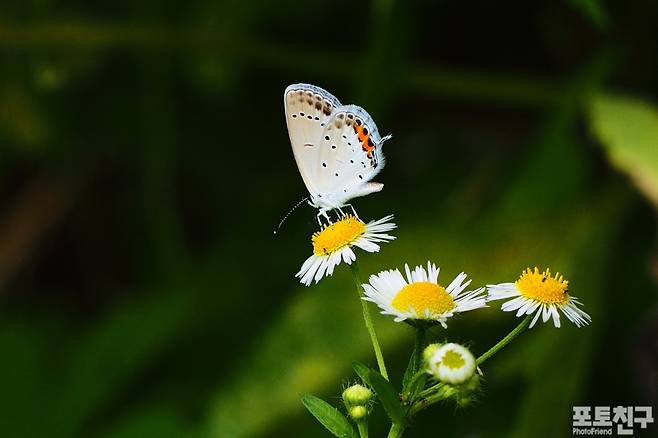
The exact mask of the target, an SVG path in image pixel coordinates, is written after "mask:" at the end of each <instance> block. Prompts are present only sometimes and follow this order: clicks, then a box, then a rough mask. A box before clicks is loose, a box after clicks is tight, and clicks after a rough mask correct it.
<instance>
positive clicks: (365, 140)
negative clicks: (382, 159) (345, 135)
mask: <svg viewBox="0 0 658 438" xmlns="http://www.w3.org/2000/svg"><path fill="white" fill-rule="evenodd" d="M354 132H356V136H357V137H358V138H359V141H360V142H361V148H362V149H363V150H364V151H366V152H372V151H374V150H375V146H374V145H373V146H370V145H369V144H368V140H369V139H370V135H369V134H364V133H363V126H358V125H354Z"/></svg>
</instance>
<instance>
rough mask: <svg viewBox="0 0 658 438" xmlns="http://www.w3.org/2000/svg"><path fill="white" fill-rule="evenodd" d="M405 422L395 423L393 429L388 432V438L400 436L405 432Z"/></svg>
mask: <svg viewBox="0 0 658 438" xmlns="http://www.w3.org/2000/svg"><path fill="white" fill-rule="evenodd" d="M404 429H405V426H404V424H399V423H393V425H392V426H391V430H390V431H389V432H388V435H387V438H400V437H401V436H402V434H403V433H404Z"/></svg>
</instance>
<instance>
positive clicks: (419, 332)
mask: <svg viewBox="0 0 658 438" xmlns="http://www.w3.org/2000/svg"><path fill="white" fill-rule="evenodd" d="M426 338H427V327H426V326H424V325H422V326H419V327H416V343H415V345H414V349H415V350H414V351H415V353H416V364H415V369H414V374H415V373H416V372H418V370H419V369H421V368H422V367H423V350H424V349H425V344H426V341H425V340H426Z"/></svg>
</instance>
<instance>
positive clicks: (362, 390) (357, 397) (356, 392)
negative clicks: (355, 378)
mask: <svg viewBox="0 0 658 438" xmlns="http://www.w3.org/2000/svg"><path fill="white" fill-rule="evenodd" d="M371 398H372V391H371V390H369V389H368V388H366V387H365V386H363V385H352V386H350V387H349V388H347V389H346V390H345V391H343V401H344V402H345V406H347V407H348V408H349V407H350V406H362V405H365V404H366V403H368V402H369V401H370V399H371ZM350 415H352V414H351V413H350Z"/></svg>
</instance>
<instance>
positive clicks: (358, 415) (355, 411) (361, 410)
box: [349, 406, 368, 421]
mask: <svg viewBox="0 0 658 438" xmlns="http://www.w3.org/2000/svg"><path fill="white" fill-rule="evenodd" d="M349 414H350V417H352V419H353V420H354V421H359V420H361V419H363V418H365V417H366V415H368V410H367V409H366V407H365V406H354V407H352V408H350V411H349Z"/></svg>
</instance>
